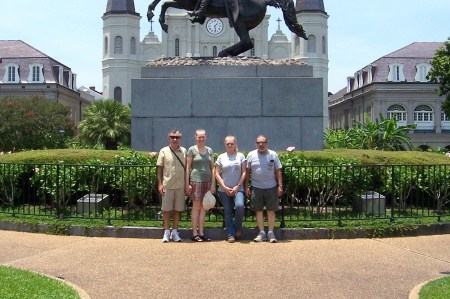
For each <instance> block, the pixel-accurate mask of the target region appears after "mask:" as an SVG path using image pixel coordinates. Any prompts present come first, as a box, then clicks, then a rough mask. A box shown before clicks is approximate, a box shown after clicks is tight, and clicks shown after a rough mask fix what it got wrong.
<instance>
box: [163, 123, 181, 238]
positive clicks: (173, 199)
mask: <svg viewBox="0 0 450 299" xmlns="http://www.w3.org/2000/svg"><path fill="white" fill-rule="evenodd" d="M167 138H168V141H169V145H168V146H166V147H163V148H162V149H161V150H160V151H159V155H158V160H157V162H156V166H157V167H158V191H159V194H161V196H162V202H161V210H162V211H163V215H164V216H163V221H164V236H163V239H162V241H163V242H164V243H167V242H169V240H172V241H175V242H181V238H180V236H179V235H178V221H179V219H180V213H181V212H183V211H184V210H185V200H184V195H185V192H184V190H185V188H184V182H185V179H184V175H185V171H184V165H185V164H186V149H185V148H184V147H182V146H180V142H181V133H180V131H179V130H171V131H170V132H169V134H168V136H167ZM172 213H173V226H172V233H171V232H170V218H171V216H172V215H171V214H172Z"/></svg>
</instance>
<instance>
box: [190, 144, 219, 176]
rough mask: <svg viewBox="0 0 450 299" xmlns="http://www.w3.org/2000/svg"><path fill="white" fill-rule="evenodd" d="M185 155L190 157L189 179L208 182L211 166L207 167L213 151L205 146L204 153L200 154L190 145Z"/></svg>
mask: <svg viewBox="0 0 450 299" xmlns="http://www.w3.org/2000/svg"><path fill="white" fill-rule="evenodd" d="M187 155H188V156H189V157H192V165H191V173H190V177H189V179H190V181H192V182H199V183H200V182H210V181H211V168H210V167H209V165H210V163H211V162H210V161H211V156H212V155H213V151H212V149H211V148H210V147H207V146H206V154H204V155H202V154H200V153H199V152H198V151H197V149H196V147H195V146H191V147H190V148H189V149H188V151H187Z"/></svg>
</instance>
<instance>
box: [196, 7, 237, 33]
mask: <svg viewBox="0 0 450 299" xmlns="http://www.w3.org/2000/svg"><path fill="white" fill-rule="evenodd" d="M198 1H199V2H200V5H199V4H198V3H197V6H198V9H196V10H195V11H193V12H191V13H189V15H190V16H191V17H193V18H192V19H190V21H191V22H192V23H200V24H203V23H205V20H206V10H207V8H208V6H209V4H210V3H211V0H198ZM223 3H224V5H225V7H226V10H227V14H228V19H229V20H230V26H231V27H233V25H234V22H236V19H237V14H238V13H239V3H238V0H223Z"/></svg>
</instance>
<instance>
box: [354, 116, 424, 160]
mask: <svg viewBox="0 0 450 299" xmlns="http://www.w3.org/2000/svg"><path fill="white" fill-rule="evenodd" d="M355 124H356V126H357V127H360V130H361V132H362V135H363V136H364V137H363V138H364V141H363V142H362V145H363V146H365V148H368V149H378V150H386V151H399V150H403V149H404V146H406V147H408V148H409V149H410V150H411V149H412V148H413V145H412V144H411V138H410V136H409V135H408V134H409V132H410V131H412V130H414V129H415V128H416V125H406V126H397V121H396V119H395V118H386V117H384V116H383V115H382V114H380V121H378V119H377V120H376V121H375V122H373V121H371V120H370V119H369V117H368V116H367V115H366V122H365V123H361V122H359V121H355Z"/></svg>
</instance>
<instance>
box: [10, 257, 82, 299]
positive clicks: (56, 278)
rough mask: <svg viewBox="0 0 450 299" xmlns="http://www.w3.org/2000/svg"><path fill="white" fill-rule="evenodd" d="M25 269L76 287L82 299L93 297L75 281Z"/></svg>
mask: <svg viewBox="0 0 450 299" xmlns="http://www.w3.org/2000/svg"><path fill="white" fill-rule="evenodd" d="M7 266H8V267H12V266H11V265H7ZM13 268H14V269H23V268H16V267H13ZM24 270H26V271H28V272H31V273H34V274H38V275H41V276H45V277H48V278H50V279H53V280H57V281H60V282H62V283H64V284H66V285H68V286H69V287H71V288H72V289H74V290H75V292H77V294H78V296H79V297H80V299H91V297H90V296H89V294H88V293H87V292H86V291H85V290H83V289H82V288H80V287H79V286H77V285H76V284H73V283H71V282H69V281H67V280H64V279H62V278H59V277H54V276H50V275H47V274H44V273H41V272H35V271H31V270H28V269H24Z"/></svg>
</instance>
